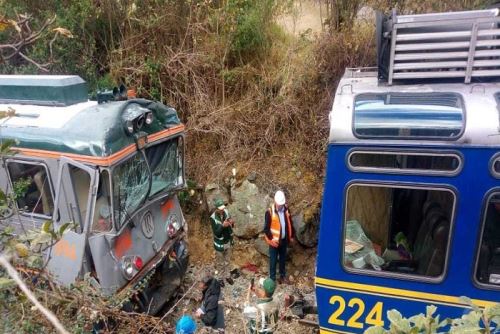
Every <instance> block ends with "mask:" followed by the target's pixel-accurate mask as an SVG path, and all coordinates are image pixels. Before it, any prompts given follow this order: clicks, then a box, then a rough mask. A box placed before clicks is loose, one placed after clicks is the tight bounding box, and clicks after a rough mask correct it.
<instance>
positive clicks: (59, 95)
mask: <svg viewBox="0 0 500 334" xmlns="http://www.w3.org/2000/svg"><path fill="white" fill-rule="evenodd" d="M87 100H88V92H87V83H86V82H85V81H84V80H83V79H82V78H80V77H79V76H77V75H0V103H14V104H33V105H43V106H68V105H72V104H76V103H80V102H86V101H87Z"/></svg>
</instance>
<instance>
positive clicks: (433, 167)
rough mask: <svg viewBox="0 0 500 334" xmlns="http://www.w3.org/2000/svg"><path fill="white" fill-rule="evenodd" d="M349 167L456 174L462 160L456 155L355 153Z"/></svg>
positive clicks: (353, 168) (372, 170)
mask: <svg viewBox="0 0 500 334" xmlns="http://www.w3.org/2000/svg"><path fill="white" fill-rule="evenodd" d="M349 167H350V168H351V169H352V170H354V171H368V172H377V171H378V172H384V173H385V172H391V171H392V172H395V173H410V172H411V173H424V174H433V173H434V174H442V173H444V174H456V173H457V172H458V171H459V169H460V167H461V159H460V157H459V156H458V155H456V154H440V153H420V152H410V153H407V152H381V151H376V152H375V151H355V152H352V153H350V154H349Z"/></svg>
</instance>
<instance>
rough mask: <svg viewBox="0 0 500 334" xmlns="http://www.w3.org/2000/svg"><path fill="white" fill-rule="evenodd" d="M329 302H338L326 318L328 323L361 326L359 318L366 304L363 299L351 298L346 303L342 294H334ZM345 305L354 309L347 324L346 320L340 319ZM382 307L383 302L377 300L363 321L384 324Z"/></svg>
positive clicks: (373, 324)
mask: <svg viewBox="0 0 500 334" xmlns="http://www.w3.org/2000/svg"><path fill="white" fill-rule="evenodd" d="M330 304H332V305H336V304H338V307H337V309H336V310H335V311H334V312H333V313H332V315H331V316H330V317H329V318H328V323H330V324H332V325H336V326H347V327H352V328H363V322H360V321H359V319H360V318H361V317H362V316H363V314H364V313H365V309H366V306H365V302H364V301H362V300H361V299H359V298H352V299H350V300H349V301H348V302H347V303H346V300H345V299H344V298H343V297H342V296H337V295H334V296H332V297H331V298H330ZM346 305H347V307H348V308H351V309H353V310H354V314H353V315H351V317H350V318H349V319H348V320H347V325H346V321H345V320H343V319H341V316H342V314H343V313H344V311H345V309H346ZM383 308H384V305H383V303H382V302H377V303H376V304H375V306H373V307H372V309H371V310H370V311H369V312H368V314H367V315H366V317H365V318H364V323H365V324H367V325H371V326H382V327H383V326H384V320H383V319H382V314H383ZM349 313H350V312H349Z"/></svg>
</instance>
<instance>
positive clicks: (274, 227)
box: [264, 204, 293, 246]
mask: <svg viewBox="0 0 500 334" xmlns="http://www.w3.org/2000/svg"><path fill="white" fill-rule="evenodd" d="M269 214H270V216H271V226H270V230H271V234H272V235H273V239H272V240H274V241H276V242H278V243H279V241H280V238H281V223H280V216H279V215H278V213H277V212H276V209H275V207H274V204H273V205H271V207H270V208H269ZM285 220H286V225H287V227H288V236H287V237H288V241H289V242H290V240H291V239H292V238H293V236H292V220H291V219H290V213H289V212H288V210H287V208H286V207H285ZM264 239H265V240H266V242H267V243H268V244H269V246H271V239H269V238H268V237H267V235H266V234H264Z"/></svg>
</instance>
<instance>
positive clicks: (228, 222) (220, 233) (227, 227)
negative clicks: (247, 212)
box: [210, 198, 234, 283]
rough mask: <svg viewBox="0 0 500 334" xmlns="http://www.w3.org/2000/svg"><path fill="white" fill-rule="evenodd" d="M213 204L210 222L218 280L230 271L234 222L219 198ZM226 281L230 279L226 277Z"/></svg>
mask: <svg viewBox="0 0 500 334" xmlns="http://www.w3.org/2000/svg"><path fill="white" fill-rule="evenodd" d="M214 204H215V211H214V212H213V213H212V215H211V216H210V222H211V223H212V232H213V234H214V248H215V253H216V257H217V259H216V261H217V263H216V268H217V270H218V271H219V275H220V278H221V279H224V278H225V277H226V274H227V273H228V272H229V270H230V269H231V268H230V266H231V253H232V251H231V250H232V246H233V244H234V241H233V226H234V221H233V220H232V218H231V215H230V214H229V211H228V210H227V209H226V206H225V205H224V201H223V200H222V199H221V198H217V199H216V200H215V202H214ZM227 279H228V282H229V283H231V279H230V277H227Z"/></svg>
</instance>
